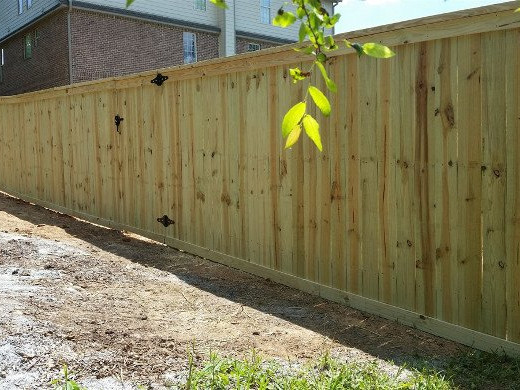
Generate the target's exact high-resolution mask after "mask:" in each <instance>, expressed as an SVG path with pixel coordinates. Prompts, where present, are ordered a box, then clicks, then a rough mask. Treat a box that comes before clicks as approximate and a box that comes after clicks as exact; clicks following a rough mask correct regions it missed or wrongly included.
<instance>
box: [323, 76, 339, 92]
mask: <svg viewBox="0 0 520 390" xmlns="http://www.w3.org/2000/svg"><path fill="white" fill-rule="evenodd" d="M325 84H326V85H327V88H328V89H329V91H331V92H334V93H336V92H338V87H337V86H336V83H335V82H334V81H332V80H331V79H327V80H325Z"/></svg>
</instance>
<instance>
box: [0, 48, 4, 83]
mask: <svg viewBox="0 0 520 390" xmlns="http://www.w3.org/2000/svg"><path fill="white" fill-rule="evenodd" d="M4 65H5V57H4V49H0V83H1V82H2V81H4Z"/></svg>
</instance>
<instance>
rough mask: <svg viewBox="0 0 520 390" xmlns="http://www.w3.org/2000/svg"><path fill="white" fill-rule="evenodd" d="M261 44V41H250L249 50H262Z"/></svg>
mask: <svg viewBox="0 0 520 390" xmlns="http://www.w3.org/2000/svg"><path fill="white" fill-rule="evenodd" d="M260 49H261V47H260V44H259V43H248V44H247V51H257V50H260Z"/></svg>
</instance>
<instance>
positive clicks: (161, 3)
mask: <svg viewBox="0 0 520 390" xmlns="http://www.w3.org/2000/svg"><path fill="white" fill-rule="evenodd" d="M0 1H5V0H0ZM78 1H81V2H83V3H90V4H94V5H97V6H104V7H111V8H119V9H122V10H126V9H127V8H126V0H110V1H107V0H78ZM128 10H129V11H134V12H139V13H143V14H148V15H156V16H162V17H165V18H170V19H175V20H181V21H186V22H193V23H197V24H203V25H208V26H213V27H218V25H219V12H221V10H220V9H219V8H217V7H215V6H214V5H213V4H211V3H210V2H209V0H208V1H207V5H206V11H201V10H196V9H195V1H194V0H136V1H135V2H134V3H133V4H132V5H131V6H130V7H129V8H128Z"/></svg>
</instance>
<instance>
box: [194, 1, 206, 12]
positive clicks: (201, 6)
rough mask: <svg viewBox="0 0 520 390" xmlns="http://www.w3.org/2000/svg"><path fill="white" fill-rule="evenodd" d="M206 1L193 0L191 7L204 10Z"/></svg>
mask: <svg viewBox="0 0 520 390" xmlns="http://www.w3.org/2000/svg"><path fill="white" fill-rule="evenodd" d="M206 8H207V1H206V0H194V1H193V9H195V10H196V11H206Z"/></svg>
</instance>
